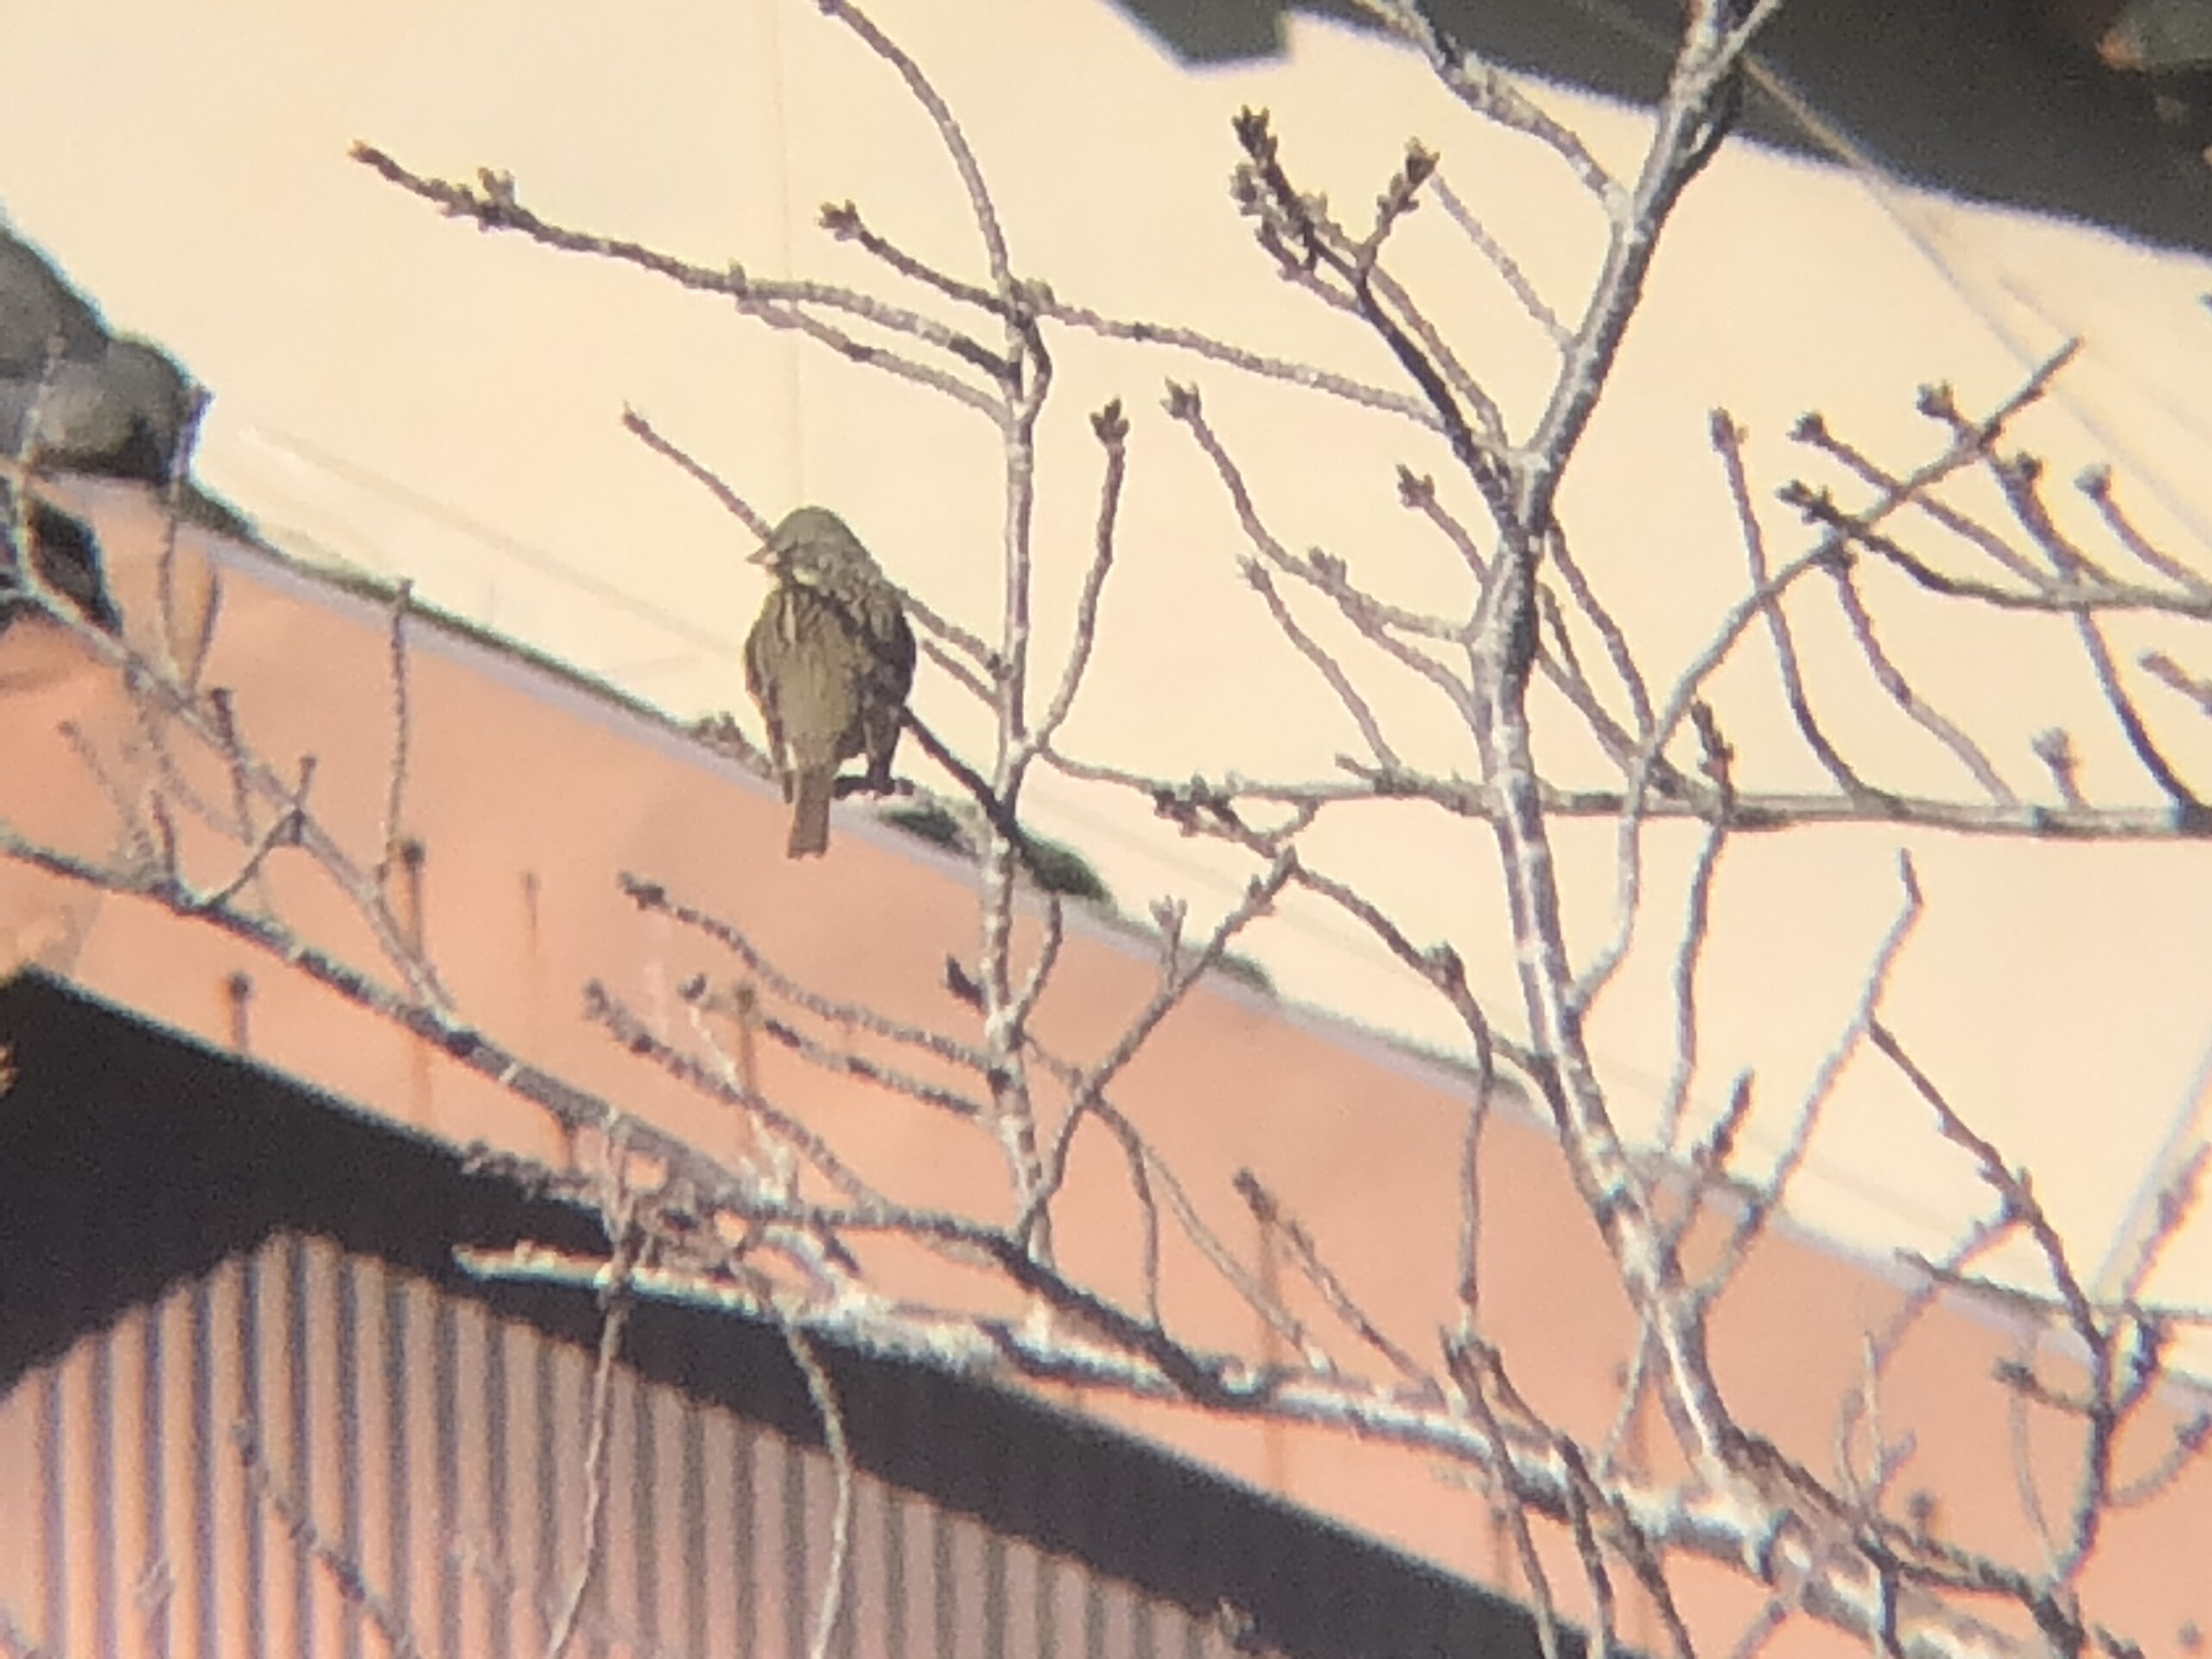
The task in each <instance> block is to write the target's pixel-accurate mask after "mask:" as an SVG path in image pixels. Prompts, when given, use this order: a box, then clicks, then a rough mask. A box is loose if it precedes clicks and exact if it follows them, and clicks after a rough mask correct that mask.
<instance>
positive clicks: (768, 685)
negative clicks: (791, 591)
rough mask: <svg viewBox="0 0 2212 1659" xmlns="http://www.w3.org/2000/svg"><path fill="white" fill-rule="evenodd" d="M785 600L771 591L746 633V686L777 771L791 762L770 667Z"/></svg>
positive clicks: (777, 591)
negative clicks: (763, 729) (754, 705)
mask: <svg viewBox="0 0 2212 1659" xmlns="http://www.w3.org/2000/svg"><path fill="white" fill-rule="evenodd" d="M785 604H786V600H785V594H784V593H783V590H782V589H781V588H778V589H776V590H775V591H773V592H772V593H771V594H769V595H768V602H767V603H766V604H765V605H763V606H762V607H760V616H759V617H758V618H757V619H755V620H754V621H753V632H750V633H748V634H747V635H746V636H745V689H746V690H747V691H749V692H750V693H752V695H753V702H755V703H757V704H759V705H760V720H761V722H762V724H764V725H765V726H766V727H767V728H768V758H769V759H770V760H773V761H774V762H775V763H776V770H777V771H778V772H784V771H786V770H788V769H789V765H790V762H789V760H788V759H787V757H786V754H785V747H784V721H783V716H782V715H781V714H780V713H779V711H778V709H777V706H776V680H775V672H774V667H773V661H774V653H775V633H776V630H777V629H779V628H780V627H782V626H785V620H784V615H783V612H784V610H785Z"/></svg>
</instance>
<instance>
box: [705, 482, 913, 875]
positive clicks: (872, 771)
mask: <svg viewBox="0 0 2212 1659" xmlns="http://www.w3.org/2000/svg"><path fill="white" fill-rule="evenodd" d="M753 563H756V564H765V565H766V566H767V567H768V569H769V570H770V571H771V572H772V574H773V575H774V576H775V578H776V585H775V587H774V588H772V589H771V590H770V592H769V594H768V600H767V602H766V604H765V605H763V606H762V607H760V620H758V621H757V622H755V623H754V624H753V632H751V633H750V634H748V635H747V637H746V641H745V685H746V689H747V690H748V691H750V692H752V694H753V701H754V702H757V703H759V704H760V715H761V718H762V719H763V720H765V721H766V722H767V726H768V753H769V755H770V756H771V758H772V759H773V760H774V761H775V763H776V770H777V771H778V772H780V773H781V774H782V776H783V783H784V798H785V800H787V801H789V802H790V803H791V842H790V845H789V847H788V849H786V850H787V851H788V852H789V853H790V855H791V857H793V858H804V857H805V856H806V855H808V854H810V853H819V852H823V851H826V850H827V849H828V848H829V802H830V799H831V798H832V797H833V796H834V795H835V794H836V783H837V767H838V765H839V763H840V762H842V761H843V760H847V759H849V757H851V756H853V755H856V754H865V755H866V756H867V757H868V779H867V785H866V787H867V788H868V790H870V791H873V792H874V793H875V794H879V795H880V794H885V793H887V792H888V791H889V790H890V788H891V757H892V755H893V753H894V752H895V751H896V750H897V748H898V747H899V722H900V721H901V719H902V718H903V717H904V715H905V714H906V693H907V691H908V690H910V689H911V688H912V685H913V683H914V635H913V631H912V629H911V628H909V627H908V626H906V607H904V606H903V605H902V604H901V603H900V602H899V590H898V589H897V588H893V586H892V585H891V584H890V582H887V581H886V580H885V579H884V575H883V572H882V571H881V570H880V569H877V568H876V563H875V561H874V559H873V558H871V557H870V556H869V555H868V550H867V549H866V548H864V547H862V546H861V543H860V538H859V537H856V536H855V535H854V534H853V532H852V531H851V530H850V529H849V528H848V527H847V525H846V524H845V521H844V520H843V519H842V518H839V517H838V516H837V515H836V513H834V512H830V511H829V510H828V509H827V508H826V507H801V508H799V509H798V511H797V512H793V513H791V515H790V516H789V517H788V518H785V520H784V521H783V523H781V524H778V525H777V526H776V528H775V529H774V530H773V531H771V532H770V534H769V537H768V543H767V545H766V547H763V548H762V549H761V550H760V551H759V552H758V553H756V554H754V555H753Z"/></svg>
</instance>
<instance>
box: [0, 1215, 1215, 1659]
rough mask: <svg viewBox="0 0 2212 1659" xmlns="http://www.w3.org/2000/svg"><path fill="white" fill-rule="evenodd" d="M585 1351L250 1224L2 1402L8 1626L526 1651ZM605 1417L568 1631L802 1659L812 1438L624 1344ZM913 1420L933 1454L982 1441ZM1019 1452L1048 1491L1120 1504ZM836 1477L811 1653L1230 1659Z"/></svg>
mask: <svg viewBox="0 0 2212 1659" xmlns="http://www.w3.org/2000/svg"><path fill="white" fill-rule="evenodd" d="M592 1364H593V1356H592V1353H591V1352H590V1351H589V1350H588V1348H585V1347H582V1346H579V1345H578V1344H575V1342H573V1341H567V1340H563V1339H562V1338H558V1337H556V1336H553V1335H550V1334H548V1333H547V1332H544V1331H542V1330H541V1329H539V1328H538V1327H537V1326H536V1325H531V1324H529V1323H526V1322H524V1321H522V1320H519V1319H508V1318H504V1317H501V1316H499V1315H497V1314H495V1313H491V1312H489V1311H488V1310H487V1309H486V1308H485V1307H484V1306H481V1305H480V1304H479V1303H478V1302H476V1301H474V1300H468V1299H467V1298H464V1297H456V1296H453V1295H450V1294H446V1293H444V1292H442V1291H441V1290H439V1289H438V1288H437V1287H435V1286H433V1285H432V1284H430V1283H429V1281H424V1280H422V1279H419V1278H416V1277H414V1276H412V1275H410V1274H405V1273H403V1272H400V1271H398V1270H397V1269H394V1268H391V1267H389V1266H387V1265H386V1264H385V1262H382V1261H381V1260H379V1259H378V1258H376V1257H373V1256H368V1255H348V1254H346V1253H344V1252H343V1251H341V1250H340V1249H339V1248H338V1247H337V1246H336V1245H335V1244H334V1243H331V1242H329V1241H328V1240H327V1239H322V1238H309V1237H302V1236H291V1235H287V1236H278V1237H277V1238H275V1239H272V1240H271V1241H270V1243H267V1244H266V1245H265V1246H264V1247H263V1248H262V1249H260V1250H258V1251H257V1253H255V1254H254V1255H251V1256H249V1257H245V1258H239V1259H233V1260H232V1261H228V1262H225V1263H223V1264H222V1265H221V1266H220V1267H219V1268H216V1269H215V1270H214V1271H213V1272H212V1273H210V1274H207V1275H206V1276H205V1277H203V1278H201V1279H200V1280H198V1281H194V1282H191V1283H188V1284H186V1285H183V1286H181V1287H178V1288H177V1289H176V1290H175V1291H174V1292H173V1293H172V1294H169V1295H168V1297H167V1298H166V1299H165V1300H162V1302H161V1303H160V1304H159V1305H157V1306H142V1307H138V1308H136V1309H133V1310H132V1311H130V1313H127V1314H125V1315H124V1317H123V1318H122V1319H120V1320H119V1321H118V1322H117V1323H115V1324H113V1325H109V1326H107V1327H105V1328H104V1329H101V1330H98V1331H95V1332H92V1333H90V1334H88V1335H86V1336H85V1337H83V1338H80V1339H79V1340H78V1341H77V1342H76V1343H75V1344H73V1346H71V1347H69V1348H67V1350H65V1351H62V1352H61V1353H60V1354H59V1355H58V1356H56V1357H54V1358H53V1359H51V1360H49V1361H48V1362H47V1363H43V1364H41V1365H40V1366H38V1367H36V1368H35V1369H34V1370H30V1371H29V1372H28V1373H26V1374H25V1375H24V1376H23V1377H22V1380H21V1381H20V1383H18V1384H17V1385H16V1387H15V1388H14V1389H12V1391H11V1392H10V1394H9V1395H7V1396H6V1397H5V1398H4V1399H0V1494H4V1497H0V1613H4V1614H5V1616H6V1618H7V1620H8V1623H7V1624H0V1630H8V1629H10V1628H12V1629H13V1630H15V1631H16V1632H18V1633H20V1634H21V1635H22V1637H25V1638H26V1639H28V1640H29V1641H31V1642H33V1643H36V1644H37V1645H38V1649H39V1650H40V1651H41V1652H42V1653H43V1654H45V1655H47V1656H48V1659H89V1656H118V1659H137V1656H146V1659H194V1656H204V1659H213V1656H216V1655H222V1656H226V1659H231V1656H238V1659H264V1656H275V1655H285V1656H292V1655H298V1656H302V1659H308V1656H313V1659H383V1656H389V1655H392V1654H395V1653H397V1654H408V1653H412V1654H416V1655H420V1656H423V1659H464V1656H466V1659H474V1656H486V1659H514V1656H519V1655H526V1654H527V1655H535V1654H541V1653H543V1651H544V1648H545V1643H546V1639H547V1636H548V1633H549V1631H550V1630H551V1629H552V1628H553V1624H554V1622H555V1620H556V1618H558V1616H559V1611H560V1609H561V1606H562V1605H563V1601H564V1599H566V1597H567V1596H568V1594H569V1591H570V1587H571V1586H573V1584H574V1583H575V1575H576V1573H577V1571H578V1568H579V1563H580V1561H581V1560H582V1549H583V1516H584V1510H585V1501H584V1500H585V1478H584V1464H585V1447H586V1441H587V1436H588V1429H589V1423H588V1402H589V1399H590V1393H591V1372H592ZM605 1427H606V1433H607V1446H606V1452H605V1457H606V1479H605V1488H604V1507H603V1510H602V1511H601V1518H600V1546H601V1552H600V1565H599V1570H598V1573H597V1574H596V1577H595V1580H594V1586H593V1590H592V1592H591V1593H590V1594H589V1595H588V1597H587V1598H586V1600H585V1603H584V1607H583V1612H582V1618H581V1621H580V1625H579V1633H578V1639H577V1641H576V1643H575V1644H574V1646H573V1647H572V1648H571V1649H570V1651H571V1652H572V1653H574V1654H579V1655H581V1654H601V1655H605V1656H607V1659H662V1656H665V1659H712V1656H728V1659H807V1655H808V1652H809V1648H810V1641H811V1638H812V1636H813V1632H814V1628H815V1624H816V1621H817V1617H818V1612H819V1609H820V1606H821V1603H822V1598H823V1583H824V1575H825V1574H826V1573H827V1572H828V1570H829V1564H830V1562H831V1560H832V1557H833V1550H832V1546H831V1538H832V1522H833V1518H834V1516H835V1512H836V1478H835V1474H834V1471H833V1470H832V1467H831V1465H830V1464H829V1459H828V1458H827V1456H826V1454H825V1453H824V1452H823V1451H822V1450H821V1449H820V1448H819V1447H818V1446H810V1445H800V1444H795V1443H793V1442H792V1441H791V1440H788V1439H786V1438H785V1437H784V1436H783V1435H781V1434H779V1433H776V1432H774V1431H772V1430H770V1429H768V1428H766V1427H762V1426H761V1425H760V1424H758V1423H754V1422H751V1421H746V1420H744V1419H742V1418H741V1417H740V1416H738V1415H737V1414H734V1413H733V1412H732V1411H730V1410H728V1409H727V1408H722V1407H720V1406H715V1405H710V1404H707V1403H703V1402H701V1401H699V1400H696V1399H695V1398H693V1397H691V1396H690V1395H687V1394H686V1393H684V1392H683V1390H682V1389H678V1388H676V1387H673V1386H671V1385H669V1384H667V1383H658V1382H653V1381H650V1380H647V1379H645V1378H642V1377H640V1376H638V1375H637V1374H635V1373H633V1372H632V1371H630V1370H627V1369H626V1368H622V1369H620V1370H618V1374H617V1378H616V1387H615V1389H614V1398H613V1412H612V1414H611V1416H610V1418H609V1421H607V1424H606V1426H605ZM857 1427H858V1426H856V1428H857ZM906 1427H909V1428H911V1427H912V1426H911V1425H910V1426H906ZM926 1429H927V1432H928V1433H929V1434H930V1436H931V1455H932V1456H942V1457H944V1458H947V1459H953V1458H961V1457H968V1456H976V1455H980V1454H982V1453H983V1452H987V1451H988V1448H985V1447H981V1446H963V1444H961V1443H960V1442H959V1440H958V1437H957V1434H956V1433H951V1432H950V1426H949V1425H944V1424H938V1423H931V1424H930V1425H927V1426H926ZM249 1448H250V1453H249ZM1047 1476H1049V1477H1050V1478H1046V1477H1047ZM1025 1478H1031V1479H1032V1480H1033V1484H1034V1486H1035V1491H1036V1498H1035V1501H1036V1502H1037V1503H1044V1504H1062V1505H1069V1506H1072V1511H1071V1512H1073V1511H1090V1512H1092V1513H1096V1511H1097V1510H1099V1509H1100V1508H1102V1507H1103V1506H1105V1505H1107V1504H1109V1503H1111V1502H1112V1501H1113V1499H1114V1497H1115V1495H1114V1494H1112V1493H1110V1492H1094V1491H1084V1490H1083V1483H1082V1481H1081V1480H1080V1479H1079V1478H1072V1479H1071V1478H1069V1477H1068V1473H1067V1471H1065V1470H1058V1471H1029V1472H1028V1475H1027V1477H1025ZM1175 1531H1176V1529H1173V1528H1172V1527H1166V1528H1163V1535H1166V1536H1168V1537H1169V1538H1170V1539H1171V1540H1172V1539H1173V1535H1174V1533H1175ZM846 1574H847V1576H846V1584H845V1594H844V1603H843V1607H842V1613H841V1615H840V1618H839V1620H838V1623H837V1625H836V1628H835V1630H833V1632H832V1635H831V1639H830V1642H829V1649H828V1651H829V1655H830V1656H833V1659H1228V1651H1227V1649H1226V1646H1225V1644H1224V1643H1223V1642H1222V1641H1221V1639H1220V1637H1218V1635H1217V1634H1216V1633H1215V1631H1214V1630H1213V1629H1212V1627H1211V1624H1207V1623H1204V1622H1198V1621H1193V1620H1192V1618H1190V1617H1188V1616H1187V1615H1186V1614H1185V1612H1183V1611H1181V1610H1180V1609H1179V1608H1178V1607H1176V1606H1173V1605H1166V1604H1161V1603H1157V1602H1154V1601H1152V1600H1149V1599H1146V1598H1145V1597H1144V1596H1142V1595H1141V1594H1139V1593H1138V1592H1135V1590H1133V1589H1132V1588H1131V1587H1130V1586H1128V1585H1126V1584H1123V1583H1119V1582H1115V1581H1109V1580H1102V1579H1099V1578H1097V1577H1095V1576H1093V1575H1092V1574H1091V1573H1090V1572H1089V1571H1088V1570H1087V1569H1086V1568H1085V1567H1084V1565H1083V1564H1082V1563H1081V1562H1079V1561H1076V1560H1069V1559H1066V1558H1064V1557H1058V1556H1053V1555H1050V1554H1045V1553H1043V1552H1040V1551H1039V1549H1037V1548H1034V1547H1033V1545H1031V1544H1030V1543H1028V1542H1027V1541H1024V1540H1022V1539H1020V1538H1016V1537H1010V1536H1006V1535H1001V1534H999V1533H996V1532H994V1531H992V1530H990V1529H988V1528H986V1527H985V1526H983V1525H982V1523H980V1522H977V1521H976V1520H975V1519H974V1518H973V1517H971V1516H966V1515H961V1514H956V1513H952V1512H950V1511H948V1510H944V1509H941V1508H939V1507H938V1506H937V1505H935V1504H933V1503H931V1502H929V1501H927V1500H926V1499H925V1498H922V1497H918V1496H917V1495H915V1494H914V1493H912V1492H911V1491H904V1490H901V1489H899V1488H895V1487H893V1486H890V1485H887V1484H885V1483H883V1482H882V1481H880V1480H878V1479H875V1478H872V1477H869V1476H867V1475H864V1474H861V1475H856V1476H855V1502H854V1506H853V1513H852V1516H851V1527H850V1536H849V1550H848V1559H847V1562H846Z"/></svg>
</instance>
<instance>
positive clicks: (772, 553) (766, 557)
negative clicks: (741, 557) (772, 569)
mask: <svg viewBox="0 0 2212 1659" xmlns="http://www.w3.org/2000/svg"><path fill="white" fill-rule="evenodd" d="M775 560H776V544H775V543H773V542H763V543H760V551H759V552H757V553H748V554H747V555H746V556H745V562H746V563H747V564H772V563H775Z"/></svg>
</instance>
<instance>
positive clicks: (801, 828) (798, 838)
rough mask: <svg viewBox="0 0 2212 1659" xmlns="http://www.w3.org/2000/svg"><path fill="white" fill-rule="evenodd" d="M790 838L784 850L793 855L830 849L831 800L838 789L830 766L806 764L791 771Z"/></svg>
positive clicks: (822, 851) (835, 775) (835, 776)
mask: <svg viewBox="0 0 2212 1659" xmlns="http://www.w3.org/2000/svg"><path fill="white" fill-rule="evenodd" d="M792 784H793V789H792V792H791V844H790V845H789V846H788V847H786V848H785V849H784V850H785V852H786V853H788V854H789V855H791V857H793V858H804V857H805V856H807V855H808V854H810V853H826V852H828V851H829V800H830V797H832V796H833V795H835V794H836V792H837V774H836V772H835V771H834V770H832V769H830V768H829V767H826V766H824V767H819V768H817V767H809V768H807V769H806V770H804V771H801V772H794V773H793V774H792Z"/></svg>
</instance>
